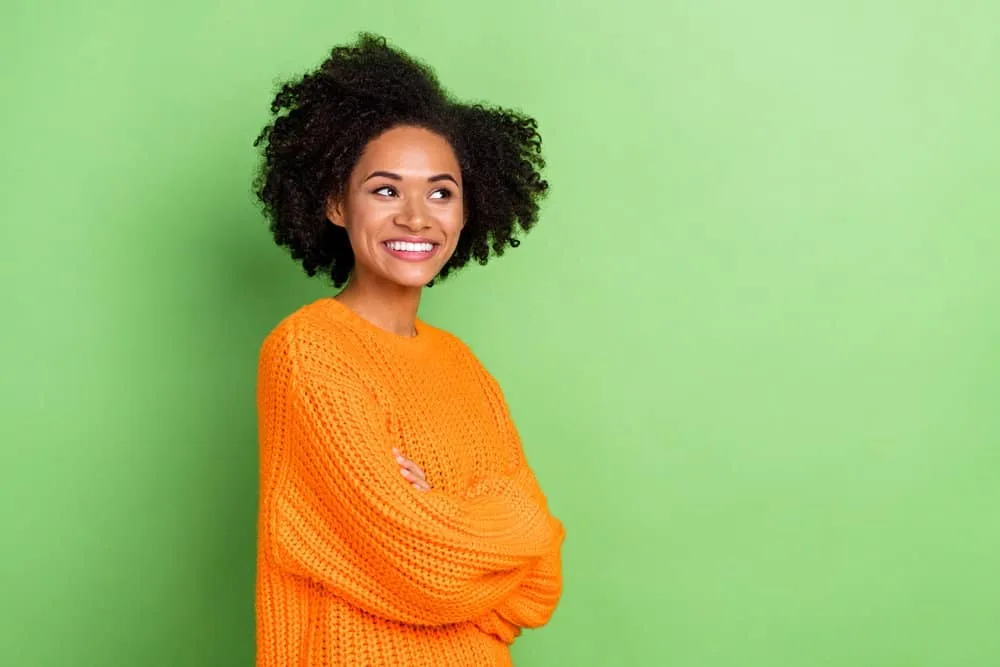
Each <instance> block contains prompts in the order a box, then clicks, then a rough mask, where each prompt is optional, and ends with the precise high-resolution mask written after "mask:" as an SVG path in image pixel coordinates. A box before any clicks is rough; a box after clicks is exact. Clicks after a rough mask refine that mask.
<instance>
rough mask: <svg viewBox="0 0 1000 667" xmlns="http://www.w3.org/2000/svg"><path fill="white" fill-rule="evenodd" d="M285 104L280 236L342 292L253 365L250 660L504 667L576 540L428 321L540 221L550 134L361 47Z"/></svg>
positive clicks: (546, 608)
mask: <svg viewBox="0 0 1000 667" xmlns="http://www.w3.org/2000/svg"><path fill="white" fill-rule="evenodd" d="M272 112H273V114H274V115H275V117H274V119H273V122H272V123H271V124H269V125H268V126H267V127H266V128H264V130H263V132H262V133H261V135H260V136H259V137H258V139H257V144H258V145H262V146H263V162H262V167H261V172H260V177H259V179H258V190H257V191H258V195H259V197H260V199H261V201H262V202H263V204H264V210H265V212H266V213H267V215H268V218H269V219H270V222H271V230H272V232H273V234H274V238H275V241H276V242H277V243H278V244H279V245H281V246H283V247H285V248H287V249H289V251H290V253H291V256H292V257H293V258H294V259H295V260H297V261H299V262H301V264H302V266H303V268H304V269H305V271H306V272H307V273H308V274H309V275H315V274H317V273H322V274H326V275H328V276H329V277H330V279H331V280H332V282H333V284H334V286H335V287H337V288H342V289H341V291H340V292H339V293H338V294H336V296H332V297H329V298H323V299H319V300H317V301H314V302H312V303H309V304H306V305H304V306H303V307H301V308H300V309H298V310H297V311H295V312H294V313H292V314H290V315H289V316H287V317H286V318H285V319H284V320H282V321H281V322H280V323H278V324H277V326H276V327H275V328H274V329H273V331H271V333H270V334H269V335H268V336H267V338H266V340H265V341H264V343H263V346H262V349H261V354H260V362H259V379H258V414H259V430H260V508H259V509H260V515H259V546H258V574H257V604H256V613H257V664H258V666H260V667H277V666H280V667H290V666H292V665H309V666H310V667H321V666H327V665H364V666H366V667H374V666H379V665H386V666H389V665H391V666H392V667H400V666H404V665H427V666H434V667H446V666H449V665H463V666H470V667H473V666H474V667H485V666H492V665H509V664H511V663H510V653H509V645H510V644H511V643H513V641H514V639H515V638H516V637H517V636H518V635H519V633H520V632H521V630H522V629H523V628H536V627H539V626H541V625H544V624H545V623H547V622H548V620H549V618H550V617H551V615H552V613H553V610H554V609H555V607H556V605H557V602H558V601H559V598H560V595H561V592H562V572H561V564H560V549H561V546H562V542H563V538H564V530H563V526H562V524H561V523H560V522H559V520H557V519H556V518H554V517H553V516H552V515H551V514H550V512H549V509H548V505H547V502H546V499H545V496H544V495H543V493H542V492H541V490H540V489H539V487H538V484H537V481H536V479H535V477H534V475H533V474H532V471H531V469H530V467H529V466H528V463H527V461H526V459H525V456H524V453H523V450H522V448H521V442H520V439H519V437H518V433H517V430H516V429H515V426H514V424H513V422H512V420H511V417H510V414H509V412H508V407H507V404H506V402H505V399H504V397H503V394H502V392H501V390H500V387H499V386H498V385H497V382H496V380H495V379H494V378H493V377H492V376H491V375H490V373H488V372H487V371H486V370H485V369H484V368H483V366H482V365H481V364H480V363H479V361H478V360H477V359H476V357H475V356H474V355H473V354H472V352H471V351H470V350H469V349H468V348H467V347H466V346H465V345H464V344H463V343H462V342H461V341H460V340H458V339H457V338H456V337H455V336H453V335H451V334H449V333H447V332H445V331H443V330H441V329H438V328H435V327H433V326H431V325H429V324H427V323H425V322H423V321H421V320H420V319H419V318H418V317H417V307H418V304H419V302H420V296H421V292H422V290H423V288H424V287H425V286H428V285H430V284H431V283H432V282H433V281H434V280H435V279H440V278H444V277H446V276H447V275H448V274H449V273H451V272H453V271H455V270H456V269H459V268H461V267H463V266H465V265H466V264H468V263H469V262H470V260H473V259H475V260H476V261H478V262H479V263H486V261H487V260H488V259H489V258H490V257H492V256H496V255H500V254H502V253H503V251H504V249H505V248H506V247H507V246H516V245H517V239H516V236H515V232H516V230H517V229H518V228H519V229H520V230H524V231H527V230H528V229H529V228H530V227H531V226H532V225H533V224H534V223H535V221H536V219H537V215H538V202H539V200H540V198H541V197H542V196H544V194H545V192H546V189H547V187H548V186H547V183H546V182H545V181H544V180H543V179H542V178H541V177H540V175H539V170H540V169H541V168H542V167H543V166H544V162H543V160H542V157H541V153H540V146H541V143H540V138H539V135H538V133H537V130H536V123H535V122H534V120H532V119H531V118H528V117H525V116H523V115H521V114H518V113H515V112H512V111H509V110H504V109H496V108H489V107H486V106H481V105H465V104H461V103H459V102H456V101H454V100H453V99H451V97H450V96H448V95H447V94H446V93H445V92H444V91H443V90H442V88H441V87H440V85H439V83H438V81H437V79H436V77H435V75H434V74H433V72H432V71H431V70H429V69H428V68H427V67H426V66H425V65H423V64H421V63H419V62H418V61H415V60H414V59H412V58H411V57H409V56H408V55H407V54H405V53H402V52H400V51H398V50H396V49H393V48H391V47H389V46H388V45H387V44H386V42H385V41H384V40H383V39H380V38H377V37H375V36H372V35H368V34H364V35H362V36H361V37H360V38H359V39H358V41H357V42H356V43H354V44H351V45H347V46H341V47H338V48H335V49H333V51H332V53H331V55H330V57H329V58H328V59H327V60H326V61H325V62H323V63H322V65H321V66H320V67H319V68H318V69H317V70H315V71H313V72H311V73H308V74H306V75H304V76H302V77H301V78H300V79H298V80H296V81H293V82H290V83H287V84H286V85H284V86H283V87H282V88H281V90H280V91H279V92H278V94H277V96H276V98H275V99H274V102H273V104H272ZM345 285H346V286H345Z"/></svg>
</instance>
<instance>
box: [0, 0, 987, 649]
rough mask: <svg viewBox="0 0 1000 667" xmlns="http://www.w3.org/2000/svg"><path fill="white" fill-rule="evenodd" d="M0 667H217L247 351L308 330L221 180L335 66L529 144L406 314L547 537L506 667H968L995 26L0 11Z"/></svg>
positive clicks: (929, 20)
mask: <svg viewBox="0 0 1000 667" xmlns="http://www.w3.org/2000/svg"><path fill="white" fill-rule="evenodd" d="M2 8H3V9H2V12H3V14H2V21H0V24H2V28H0V30H2V37H3V39H2V40H0V63H2V65H0V67H2V82H3V83H2V85H3V104H2V108H0V123H2V125H0V127H2V131H3V142H2V146H0V183H2V188H3V194H2V197H0V212H2V213H0V216H2V218H0V219H2V221H3V226H2V237H0V238H2V241H3V245H2V251H3V262H2V273H0V277H2V280H0V290H2V292H0V299H2V304H3V323H2V326H0V336H2V342H3V345H2V350H3V363H2V373H0V377H2V379H3V380H2V396H0V405H2V409H3V417H2V420H0V429H2V430H0V437H2V442H3V444H2V450H0V451H2V459H0V511H2V513H3V514H2V517H0V520H2V524H0V526H2V527H0V539H2V540H3V544H2V549H0V614H2V616H0V665H4V666H5V667H6V666H7V665H10V666H11V667H16V666H20V665H27V666H32V667H34V666H38V667H42V666H49V665H60V666H61V665H95V666H112V667H117V666H119V665H121V666H125V665H129V666H133V665H143V666H144V667H158V666H166V665H197V666H201V665H206V666H208V665H212V666H216V665H233V666H236V665H250V664H252V660H253V641H254V636H253V571H254V541H255V525H254V521H255V510H256V505H255V503H256V441H255V437H256V435H255V422H254V419H255V417H254V406H253V394H254V380H255V364H256V354H257V349H258V345H259V343H260V341H261V339H262V337H263V336H264V335H265V334H266V332H267V331H268V330H269V329H270V327H271V326H273V325H274V324H275V323H276V322H277V321H278V320H279V319H280V318H281V317H283V316H284V315H285V314H287V313H289V312H291V311H292V310H294V309H295V308H297V307H298V306H300V305H302V304H303V303H305V302H307V301H309V300H311V299H313V298H316V297H318V296H321V295H325V294H328V293H330V289H329V288H328V287H325V286H324V285H323V284H322V282H319V281H308V280H307V279H306V278H305V277H304V276H303V274H302V273H301V272H300V271H299V269H298V268H297V267H296V266H295V265H294V264H293V263H292V262H291V260H289V259H288V258H287V257H286V256H285V255H283V254H282V252H281V251H279V250H278V249H276V248H274V247H273V246H272V244H271V242H270V240H269V237H268V233H267V230H266V225H265V223H264V222H263V220H262V218H261V216H260V215H259V213H258V211H257V209H256V207H255V205H254V203H253V200H252V197H251V195H250V181H251V178H252V173H253V170H254V167H255V164H256V154H255V152H254V149H253V148H252V146H251V142H252V140H253V138H254V136H255V135H256V133H257V131H258V130H259V129H260V127H261V125H262V124H263V123H264V122H265V120H266V112H267V107H268V104H269V102H270V97H271V94H272V92H273V90H274V86H275V84H276V82H277V81H278V79H279V78H281V77H284V76H289V75H293V74H295V73H298V72H299V71H301V70H303V69H305V68H310V67H312V66H314V65H316V64H317V63H318V62H320V61H321V60H322V59H323V57H325V55H326V53H327V51H328V49H329V48H330V47H332V46H333V45H334V44H335V43H338V42H342V41H345V40H349V39H351V38H353V36H354V35H355V34H356V32H357V31H358V30H360V29H370V30H375V31H379V32H382V33H384V34H385V35H386V36H388V37H389V38H390V39H391V40H392V41H394V42H395V43H396V44H398V45H399V46H402V47H404V48H406V49H408V50H410V51H411V52H413V53H414V54H415V55H417V56H419V57H421V58H423V59H425V60H427V61H428V62H430V63H431V64H432V65H433V66H434V67H435V68H436V69H437V71H438V73H439V74H440V76H441V78H442V80H443V81H444V82H445V83H446V85H447V86H448V87H449V88H450V89H451V90H452V91H453V92H455V93H456V94H458V95H460V96H462V97H464V98H467V99H482V100H488V101H491V102H495V103H499V104H504V105H508V106H514V107H518V108H522V109H524V110H526V111H528V112H529V113H531V114H533V115H535V116H536V117H537V118H538V120H539V122H540V125H541V130H542V132H543V136H544V139H545V149H546V154H547V156H548V158H549V163H550V166H549V169H548V172H547V175H548V177H549V179H550V180H551V183H552V186H553V189H552V194H551V197H550V198H549V200H548V201H547V203H546V205H545V209H544V213H543V218H542V222H541V224H540V225H539V226H538V228H537V230H536V231H534V232H533V233H532V234H531V235H530V236H529V237H528V238H527V240H526V242H525V243H524V244H523V245H522V246H521V247H520V248H519V249H517V250H516V251H512V252H511V253H510V254H509V255H508V256H506V257H504V258H503V259H502V260H501V261H498V262H496V263H494V264H492V265H490V266H488V267H486V268H480V267H471V268H470V269H469V270H467V271H464V272H462V273H459V274H458V275H456V276H455V278H454V279H453V280H449V281H446V282H445V283H443V284H441V285H440V286H436V287H434V288H432V289H431V290H430V291H428V293H427V295H426V298H425V301H424V304H423V308H422V316H423V317H424V318H425V319H427V320H429V321H431V322H433V323H435V324H438V325H440V326H443V327H445V328H448V329H451V330H452V331H454V332H455V333H457V334H458V335H460V336H462V337H463V338H464V339H465V340H467V341H468V342H469V343H470V345H472V347H473V349H474V350H475V351H476V352H477V353H478V354H479V355H480V356H481V357H482V359H483V361H484V362H485V363H486V364H487V365H488V366H489V368H490V369H491V370H492V371H493V372H494V374H495V375H496V376H497V377H498V378H499V380H500V381H501V383H502V385H503V387H504V389H505V391H506V393H507V395H508V398H509V400H510V403H511V406H512V410H513V412H514V416H515V419H516V421H517V422H518V425H519V427H520V429H521V431H522V435H523V437H524V441H525V446H526V449H527V452H528V456H529V459H530V460H531V461H532V463H533V465H534V467H535V468H536V470H537V472H538V475H539V477H540V478H541V480H542V482H543V486H544V487H545V489H546V490H547V492H548V494H549V495H550V498H551V502H552V504H553V506H554V508H555V510H556V512H557V513H558V514H559V515H560V516H561V517H562V518H563V519H564V521H565V523H566V525H567V529H568V532H569V536H568V539H567V542H566V546H565V552H564V557H565V596H564V598H563V602H562V604H561V606H560V608H559V610H558V611H557V613H556V615H555V617H554V618H553V620H552V622H551V624H550V625H549V626H548V627H546V628H545V629H542V630H539V631H534V632H530V633H527V634H526V635H525V636H524V637H523V638H522V639H521V640H519V642H518V643H517V644H516V646H515V648H514V654H515V659H516V662H517V664H518V665H519V666H521V667H540V666H543V665H545V666H549V665H559V666H561V665H601V666H605V665H614V666H617V665H668V666H677V667H732V666H734V665H739V666H740V667H779V666H788V667H802V666H805V665H809V666H810V667H815V666H824V665H836V666H838V667H840V666H843V667H862V666H868V665H871V666H876V667H889V666H907V667H909V666H923V665H935V666H941V667H957V666H962V667H964V666H973V665H974V666H976V667H983V666H987V665H1000V634H998V633H997V631H996V628H997V622H998V620H1000V574H998V566H1000V565H998V564H1000V398H998V397H1000V346H998V342H1000V310H998V307H1000V296H998V293H1000V290H998V283H1000V261H998V259H1000V195H998V194H997V192H998V187H997V181H998V177H1000V133H998V131H997V118H998V117H1000V88H998V87H997V85H996V84H997V78H996V77H997V71H998V68H1000V8H998V6H997V5H996V3H988V2H958V3H950V4H947V6H946V3H939V2H926V1H921V2H915V1H913V0H907V1H906V2H904V1H903V0H897V1H896V2H888V1H885V0H880V1H871V2H832V1H829V0H828V1H826V2H813V3H795V2H790V1H787V0H785V1H782V0H760V1H758V2H753V3H750V2H744V3H723V2H712V1H709V2H706V1H705V0H697V1H696V0H685V1H683V2H673V3H667V4H666V5H664V4H663V3H659V2H654V1H653V0H648V1H646V2H640V1H638V0H619V1H618V2H614V3H583V2H575V3H567V4H565V5H563V4H562V3H555V2H552V3H535V2H531V1H529V0H516V1H513V0H510V1H508V2H504V3H491V4H489V5H487V4H485V3H484V4H478V3H458V4H456V3H452V2H444V1H441V0H436V1H423V2H387V3H364V2H352V3H344V2H340V3H337V2H318V1H312V2H309V1H306V0H282V2H269V3H253V2H242V3H240V2H235V1H233V0H222V1H220V2H214V3H204V2H195V1H194V0H177V1H175V2H172V3H166V2H156V3H153V2H146V3H134V2H125V1H124V0H103V1H100V2H83V1H77V2H61V3H35V4H30V3H28V2H15V3H13V4H12V3H10V2H5V3H3V5H2Z"/></svg>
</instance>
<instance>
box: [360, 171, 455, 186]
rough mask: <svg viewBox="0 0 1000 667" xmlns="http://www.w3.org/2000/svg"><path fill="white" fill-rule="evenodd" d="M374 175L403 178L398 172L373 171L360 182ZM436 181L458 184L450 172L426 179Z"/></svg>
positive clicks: (366, 180)
mask: <svg viewBox="0 0 1000 667" xmlns="http://www.w3.org/2000/svg"><path fill="white" fill-rule="evenodd" d="M376 176H381V177H382V178H388V179H390V180H393V181H401V180H403V177H402V176H400V175H399V174H394V173H392V172H391V171H373V172H372V173H370V174H368V176H367V177H365V180H364V181H362V183H367V182H368V181H370V180H371V179H373V178H375V177H376ZM438 181H451V182H452V183H454V184H455V185H458V181H456V180H455V177H454V176H452V175H451V174H437V175H435V176H431V177H430V178H428V179H427V182H428V183H436V182H438Z"/></svg>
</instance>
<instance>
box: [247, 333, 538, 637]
mask: <svg viewBox="0 0 1000 667" xmlns="http://www.w3.org/2000/svg"><path fill="white" fill-rule="evenodd" d="M281 331H282V333H280V334H272V335H271V336H269V338H268V339H267V340H266V341H265V344H264V346H263V348H262V350H261V358H260V377H259V393H258V400H259V410H260V411H261V413H262V415H264V416H263V417H262V419H263V422H262V423H264V424H265V429H264V433H263V436H264V438H265V439H266V440H267V441H268V442H267V445H266V447H265V448H264V449H266V455H265V456H264V457H263V458H264V459H266V461H268V462H269V467H270V469H271V470H273V471H274V473H273V476H274V479H273V480H272V481H271V482H270V484H269V485H268V489H267V490H266V491H265V492H266V493H269V497H268V498H267V500H266V501H265V502H268V503H269V510H268V511H267V513H266V519H267V520H268V521H269V524H270V525H269V534H270V541H271V546H272V549H271V553H272V555H273V558H274V559H275V562H276V563H277V564H278V565H279V566H280V567H283V568H284V569H286V570H287V571H289V572H291V573H294V574H297V575H300V576H302V577H305V578H308V579H309V580H312V581H314V582H316V583H318V584H320V585H322V586H324V587H326V588H328V589H329V590H331V591H332V592H334V593H336V594H337V595H339V596H341V597H343V598H344V599H346V600H347V601H349V602H350V603H352V604H354V605H356V606H358V607H360V608H362V609H364V610H366V611H368V612H370V613H372V614H376V615H378V616H380V617H383V618H386V619H389V620H393V621H398V622H403V623H409V624H417V625H442V624H449V623H456V622H462V621H471V620H474V619H476V618H480V617H482V616H483V615H485V614H487V613H489V611H490V610H491V609H493V608H494V607H496V606H497V605H498V604H500V603H501V602H502V601H503V600H504V599H505V598H507V597H508V596H509V595H510V594H511V593H512V592H513V591H514V590H516V589H517V588H518V586H519V585H520V584H521V583H522V581H523V580H524V579H525V577H527V576H528V575H529V573H530V572H531V569H532V568H533V567H534V566H535V564H536V563H537V562H539V560H540V559H541V558H542V557H544V556H545V555H546V553H547V552H548V551H549V549H550V545H551V541H552V525H551V523H550V521H549V518H548V516H547V514H546V513H545V512H544V511H542V509H541V508H540V507H539V506H538V505H537V504H536V503H535V501H534V499H533V498H532V495H531V494H530V493H529V492H527V489H526V488H525V485H524V482H523V480H521V479H519V477H520V476H521V474H522V471H517V470H515V471H513V474H512V475H505V476H498V477H496V478H491V479H489V480H484V482H483V483H481V484H480V485H478V487H477V490H476V491H475V492H473V491H470V493H469V494H468V495H467V496H465V497H458V496H453V495H449V494H446V493H443V492H440V491H434V490H432V491H429V492H420V491H417V490H415V489H413V488H412V486H411V485H410V484H409V482H407V481H406V480H405V479H404V478H403V477H402V476H401V475H400V473H399V469H398V466H397V464H396V461H395V458H394V456H393V454H392V447H393V443H392V442H391V440H390V438H389V433H388V431H387V429H386V417H385V413H384V410H383V408H382V407H381V406H380V405H379V403H378V401H377V400H376V398H375V397H374V396H373V395H372V394H371V393H370V392H369V391H368V390H367V389H366V388H365V387H364V386H363V384H362V382H361V381H360V378H359V377H358V376H357V375H356V374H355V373H353V372H352V369H351V368H350V364H349V363H347V362H344V363H337V364H335V367H330V364H329V363H327V361H326V357H327V356H328V355H316V354H309V353H308V350H306V352H307V353H305V354H302V353H300V351H299V350H297V346H298V343H297V341H296V337H295V335H294V331H285V330H281ZM316 359H324V361H323V362H317V361H315V360H316Z"/></svg>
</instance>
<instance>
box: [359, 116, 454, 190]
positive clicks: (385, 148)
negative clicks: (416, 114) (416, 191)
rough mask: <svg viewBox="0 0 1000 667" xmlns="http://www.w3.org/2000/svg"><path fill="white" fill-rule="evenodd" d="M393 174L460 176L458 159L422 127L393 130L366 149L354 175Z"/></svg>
mask: <svg viewBox="0 0 1000 667" xmlns="http://www.w3.org/2000/svg"><path fill="white" fill-rule="evenodd" d="M375 170H384V171H392V172H395V173H398V174H400V175H401V176H405V175H407V174H412V175H421V176H423V175H435V174H441V173H450V174H451V175H452V176H454V177H455V178H456V179H457V178H458V177H459V173H458V172H459V165H458V159H457V158H456V157H455V151H454V150H453V149H452V147H451V144H449V143H448V141H447V140H446V139H445V138H444V137H442V136H441V135H439V134H437V133H435V132H431V131H430V130H426V129H424V128H421V127H396V128H393V129H391V130H388V131H387V132H385V133H383V134H381V135H379V136H378V137H376V138H375V139H373V140H372V141H371V142H369V144H368V145H367V146H366V147H365V150H364V152H363V153H362V154H361V159H360V160H358V164H357V166H356V167H355V171H356V172H365V174H362V175H361V177H362V178H364V176H365V175H366V174H367V173H368V172H371V171H375Z"/></svg>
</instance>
